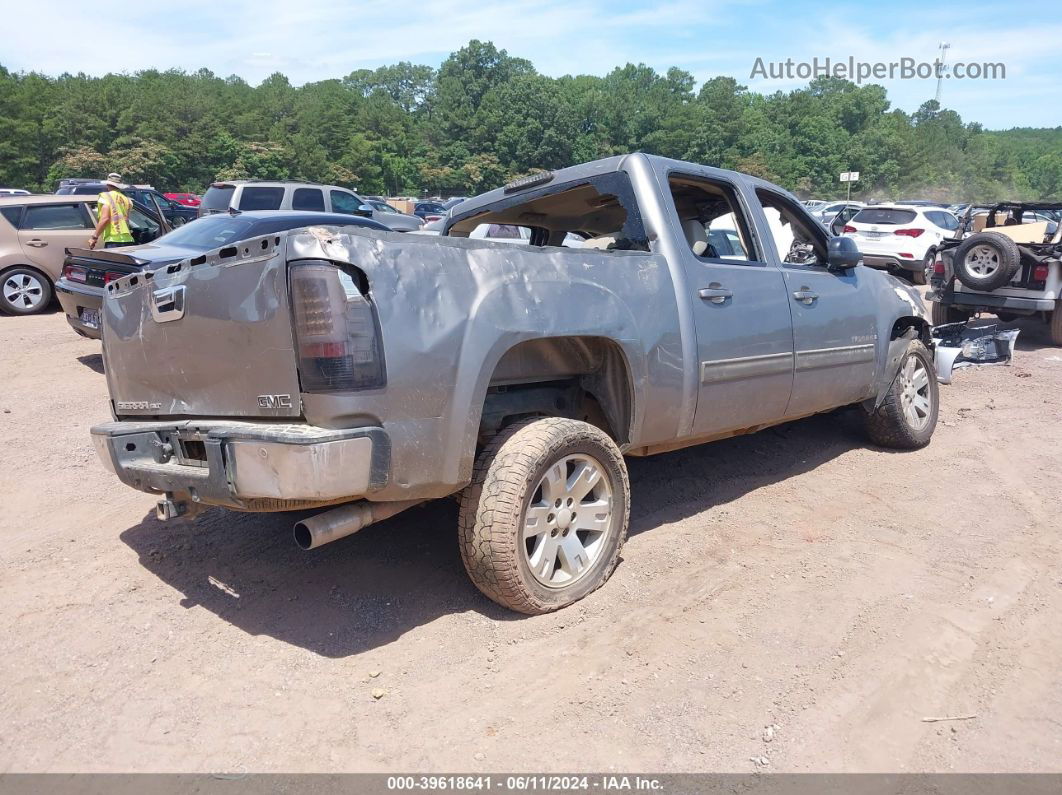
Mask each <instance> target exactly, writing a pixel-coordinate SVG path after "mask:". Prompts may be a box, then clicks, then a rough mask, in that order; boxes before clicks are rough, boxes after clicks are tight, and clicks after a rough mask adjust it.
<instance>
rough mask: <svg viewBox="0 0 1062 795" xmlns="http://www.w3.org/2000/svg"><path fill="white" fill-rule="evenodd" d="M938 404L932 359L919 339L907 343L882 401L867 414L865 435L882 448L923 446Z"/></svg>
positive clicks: (932, 428) (935, 421) (927, 441)
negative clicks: (894, 375)
mask: <svg viewBox="0 0 1062 795" xmlns="http://www.w3.org/2000/svg"><path fill="white" fill-rule="evenodd" d="M939 402H940V393H939V388H938V385H937V374H936V371H935V370H934V367H933V356H932V354H930V352H929V350H928V349H927V348H926V346H925V345H923V344H922V342H921V341H920V340H911V343H910V344H909V345H908V347H907V352H906V353H905V354H904V357H903V359H902V360H901V362H900V370H899V372H898V373H897V374H896V378H894V379H893V382H892V384H891V385H890V386H889V391H888V392H887V393H886V394H885V400H883V401H882V403H881V405H880V406H878V408H877V409H875V410H874V411H872V412H869V413H868V414H867V434H868V435H869V436H870V439H871V441H872V442H874V443H875V444H878V445H881V446H882V447H892V448H896V449H898V450H916V449H918V448H919V447H925V446H926V445H927V444H929V440H930V439H931V438H932V436H933V430H934V429H935V428H936V427H937V412H938V409H939Z"/></svg>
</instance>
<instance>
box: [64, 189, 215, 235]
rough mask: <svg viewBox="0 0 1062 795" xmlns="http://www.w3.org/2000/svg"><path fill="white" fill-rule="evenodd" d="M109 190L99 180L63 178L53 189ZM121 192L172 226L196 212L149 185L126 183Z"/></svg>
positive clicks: (80, 193) (73, 191)
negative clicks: (152, 209) (151, 210)
mask: <svg viewBox="0 0 1062 795" xmlns="http://www.w3.org/2000/svg"><path fill="white" fill-rule="evenodd" d="M107 190H109V188H108V187H107V186H106V185H104V184H103V183H102V182H100V181H99V180H95V179H64V180H62V181H61V182H60V183H59V188H58V189H57V190H56V191H55V192H56V194H57V195H59V196H92V197H96V196H99V195H100V194H101V193H104V192H105V191H107ZM122 193H124V194H125V195H126V196H128V197H129V198H130V199H132V200H133V201H135V202H137V203H138V204H142V205H144V206H145V207H152V208H154V209H155V212H157V213H158V214H159V215H161V216H163V217H164V218H165V219H166V222H167V223H168V224H169V225H170V226H172V227H178V226H180V225H181V224H186V223H188V222H189V221H194V220H195V219H196V218H197V217H198V213H197V212H196V210H195V209H193V208H191V207H185V206H183V205H181V204H178V203H177V202H175V201H172V200H171V199H167V198H166V197H165V196H163V195H162V194H161V193H159V192H158V191H157V190H155V189H154V188H152V187H151V186H150V185H126V186H125V187H124V188H122Z"/></svg>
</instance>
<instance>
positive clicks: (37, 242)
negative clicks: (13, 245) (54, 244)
mask: <svg viewBox="0 0 1062 795" xmlns="http://www.w3.org/2000/svg"><path fill="white" fill-rule="evenodd" d="M26 245H27V246H33V247H34V248H44V247H45V246H47V245H48V243H47V242H45V241H44V240H41V239H40V238H36V237H35V238H33V240H27V241H26Z"/></svg>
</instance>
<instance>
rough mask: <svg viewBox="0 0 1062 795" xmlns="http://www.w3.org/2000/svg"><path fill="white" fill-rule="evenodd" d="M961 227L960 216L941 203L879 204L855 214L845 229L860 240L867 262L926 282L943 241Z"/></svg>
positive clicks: (844, 231) (860, 248)
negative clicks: (928, 270)
mask: <svg viewBox="0 0 1062 795" xmlns="http://www.w3.org/2000/svg"><path fill="white" fill-rule="evenodd" d="M958 228H959V219H958V218H956V217H955V216H954V215H952V214H951V213H949V212H948V211H947V210H945V209H943V208H940V207H932V206H930V207H924V206H922V205H900V204H893V205H885V204H879V205H877V206H874V207H864V208H863V209H862V210H860V211H859V212H858V213H856V214H855V215H854V216H852V218H851V220H849V221H848V222H847V223H846V224H845V225H844V228H843V230H842V232H843V234H845V235H847V236H849V237H851V238H853V239H854V240H855V241H856V243H858V244H859V250H860V251H862V252H863V263H864V264H866V265H869V266H871V267H873V268H887V269H890V270H893V271H901V272H905V273H907V274H909V275H910V278H911V280H912V281H913V282H915V284H925V283H926V280H925V271H926V268H927V267H928V266H930V265H932V264H933V262H934V261H935V259H936V254H937V250H938V249H939V248H940V244H941V243H942V242H943V241H944V240H948V239H950V238H952V237H953V236H954V235H955V233H956V230H957V229H958Z"/></svg>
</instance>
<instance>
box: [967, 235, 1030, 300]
mask: <svg viewBox="0 0 1062 795" xmlns="http://www.w3.org/2000/svg"><path fill="white" fill-rule="evenodd" d="M1020 265H1021V252H1019V251H1018V244H1017V243H1015V242H1014V241H1013V240H1011V239H1010V238H1009V237H1007V236H1006V235H1001V234H1000V233H999V232H978V233H977V234H974V235H970V236H969V237H968V238H966V239H965V240H964V241H962V242H961V243H960V244H959V247H958V248H956V249H955V257H954V259H953V266H954V268H955V277H956V278H957V279H958V280H959V281H960V282H962V283H963V284H964V285H966V286H967V287H969V288H970V289H971V290H981V291H984V292H988V291H991V290H997V289H999V288H1000V287H1003V286H1004V285H1006V284H1009V283H1010V280H1011V279H1013V278H1014V274H1015V273H1017V272H1018V267H1019V266H1020Z"/></svg>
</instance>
